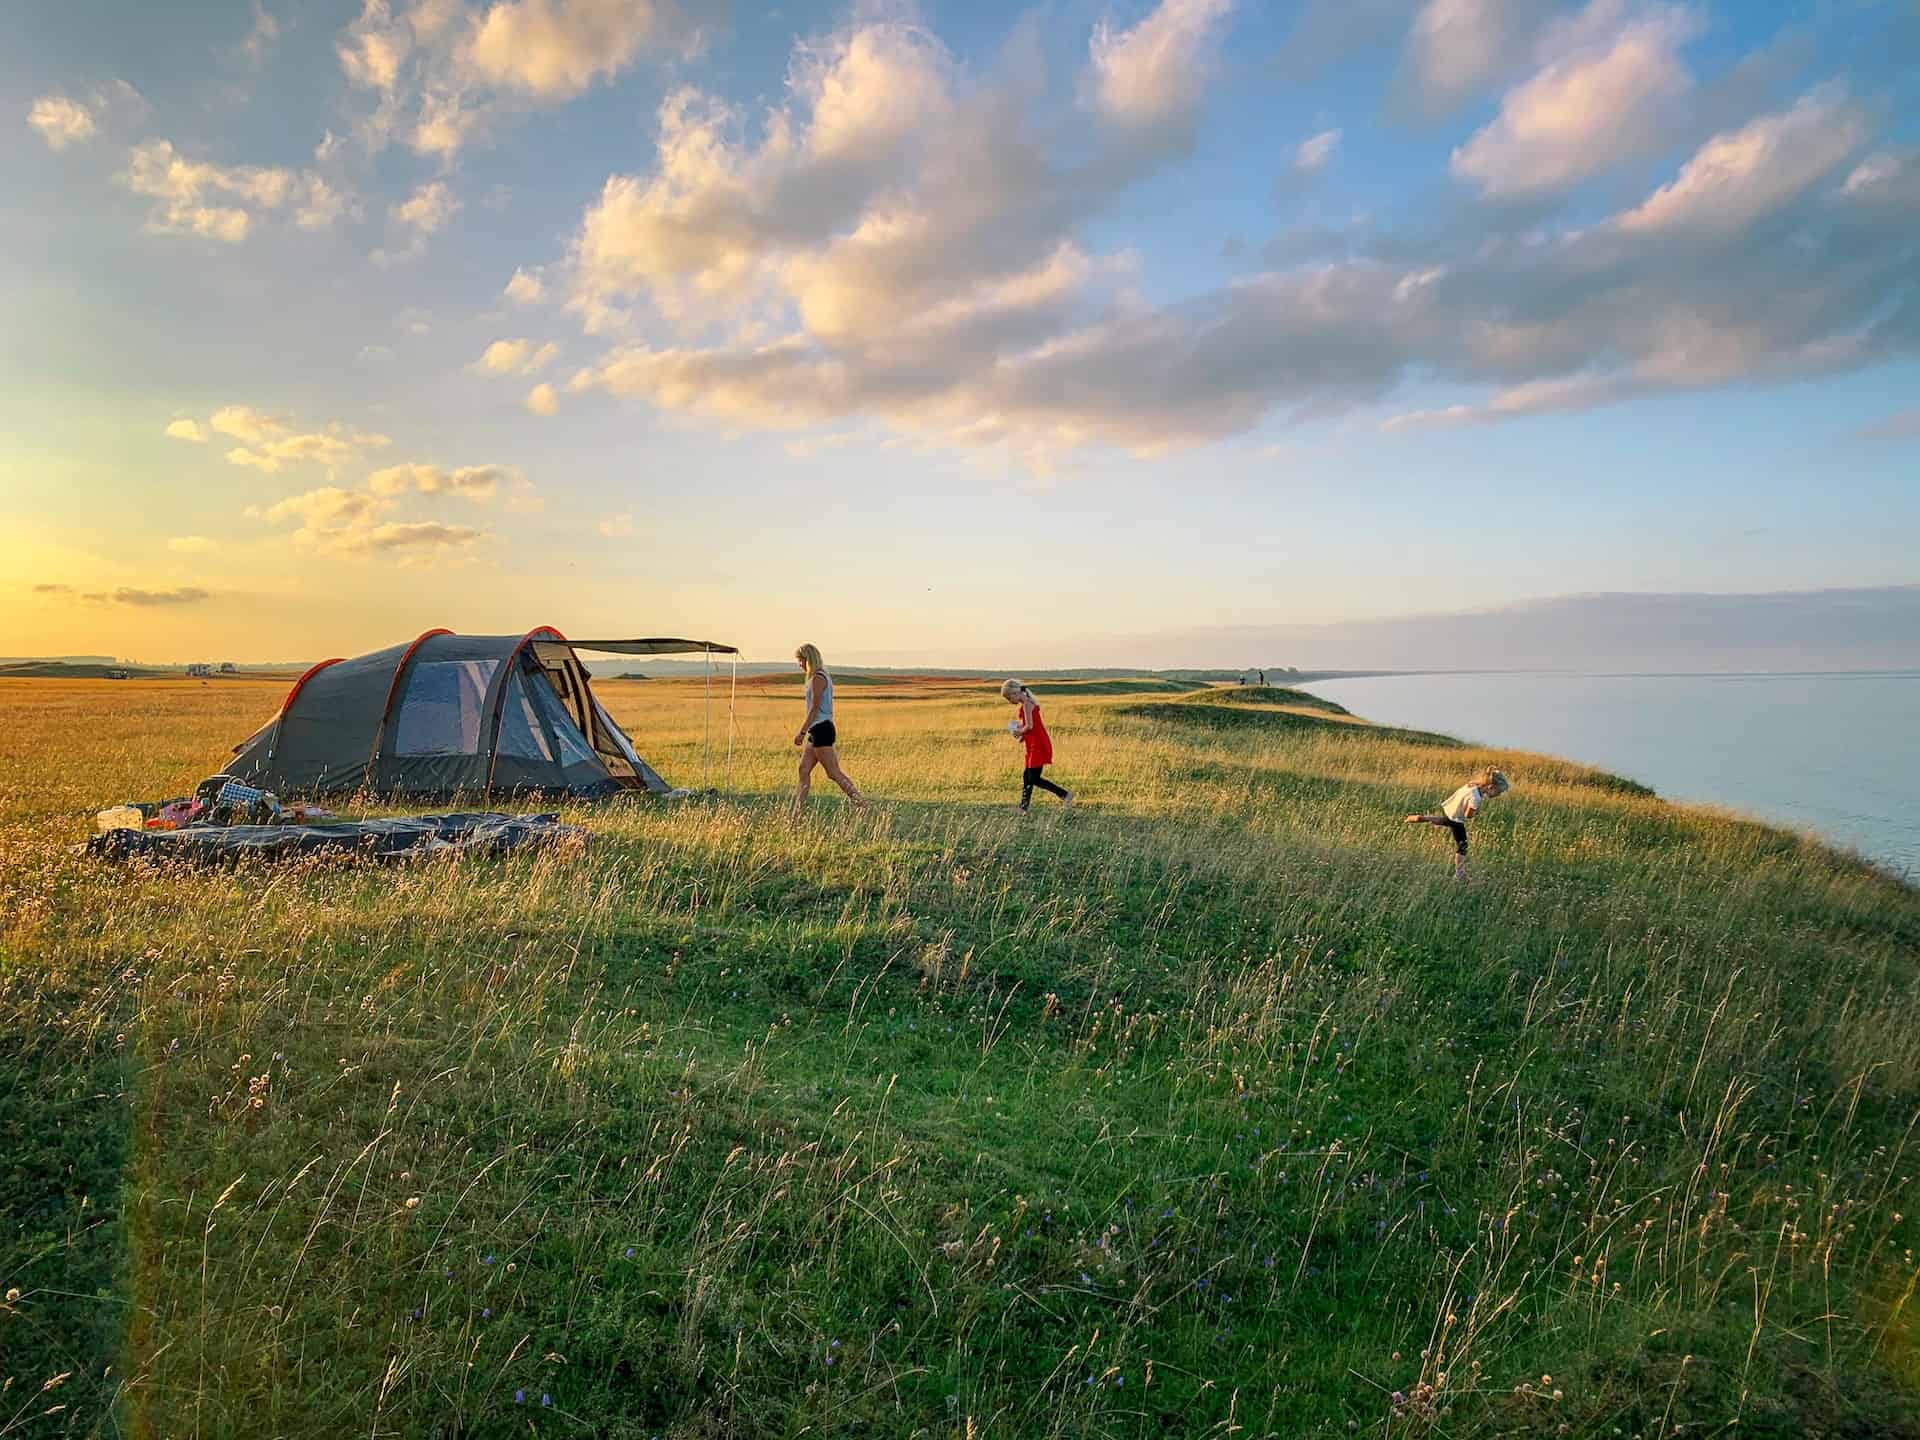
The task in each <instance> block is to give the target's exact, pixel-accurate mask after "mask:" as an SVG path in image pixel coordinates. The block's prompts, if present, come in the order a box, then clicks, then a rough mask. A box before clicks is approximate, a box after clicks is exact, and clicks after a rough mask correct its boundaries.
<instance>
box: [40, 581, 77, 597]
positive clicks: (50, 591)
mask: <svg viewBox="0 0 1920 1440" xmlns="http://www.w3.org/2000/svg"><path fill="white" fill-rule="evenodd" d="M33 593H34V594H36V595H71V594H72V593H73V587H72V586H71V585H55V584H50V583H42V584H39V585H36V586H34V587H33Z"/></svg>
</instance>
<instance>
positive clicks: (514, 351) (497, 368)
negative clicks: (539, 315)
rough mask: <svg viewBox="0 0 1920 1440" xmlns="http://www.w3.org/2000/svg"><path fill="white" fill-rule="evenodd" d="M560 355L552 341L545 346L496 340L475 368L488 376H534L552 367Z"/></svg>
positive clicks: (525, 341) (475, 364) (521, 341)
mask: <svg viewBox="0 0 1920 1440" xmlns="http://www.w3.org/2000/svg"><path fill="white" fill-rule="evenodd" d="M559 353H560V347H559V346H558V345H557V344H555V343H554V342H552V341H551V340H549V341H548V342H546V343H545V344H544V345H537V344H535V343H534V342H533V341H531V340H496V341H494V342H493V343H492V344H491V345H489V346H487V348H486V350H485V351H484V352H483V353H482V354H481V356H480V358H479V359H478V360H476V361H475V362H474V366H475V368H476V369H478V370H480V371H482V372H484V373H486V374H488V375H534V374H538V373H539V372H540V371H542V370H544V369H546V367H547V366H549V365H551V364H552V363H553V361H554V359H555V357H556V356H558V355H559Z"/></svg>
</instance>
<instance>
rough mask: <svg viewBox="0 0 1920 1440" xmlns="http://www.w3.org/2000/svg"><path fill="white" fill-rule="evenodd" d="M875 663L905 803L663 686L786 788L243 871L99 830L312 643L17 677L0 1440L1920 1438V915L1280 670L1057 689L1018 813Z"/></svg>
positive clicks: (251, 708) (663, 741) (3, 948)
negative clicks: (1417, 728)
mask: <svg viewBox="0 0 1920 1440" xmlns="http://www.w3.org/2000/svg"><path fill="white" fill-rule="evenodd" d="M603 668H605V667H603ZM851 678H852V677H848V678H847V679H843V680H842V682H841V684H842V686H843V692H842V695H841V698H840V700H839V705H838V709H839V712H840V713H839V717H838V718H839V724H840V729H841V733H842V737H843V741H842V751H843V755H844V758H845V761H846V763H847V765H848V768H849V769H850V770H851V772H852V773H853V775H854V776H855V777H856V778H857V779H858V780H859V782H860V783H861V784H862V786H864V787H865V788H866V790H867V791H868V792H869V794H870V795H872V796H873V797H874V799H875V802H876V803H875V804H874V806H873V808H872V809H871V810H870V811H869V812H868V813H866V814H863V815H857V814H854V813H852V812H850V811H849V810H848V808H847V807H846V806H845V805H844V804H843V803H842V802H841V801H840V800H839V798H838V797H837V795H833V794H831V792H830V791H829V792H828V793H826V794H824V795H823V794H822V793H821V792H820V790H818V789H817V790H816V800H815V804H814V809H813V811H812V813H810V814H809V815H808V816H807V817H806V818H805V819H804V820H802V821H801V822H799V823H794V822H792V821H790V820H789V819H788V818H787V816H786V814H785V809H786V797H787V794H788V789H789V786H790V783H791V772H792V766H793V763H794V754H795V752H794V750H793V747H792V746H791V745H790V744H789V743H788V742H789V741H790V740H791V737H792V733H793V730H794V728H795V726H796V725H797V723H798V720H799V709H800V705H799V682H798V680H797V678H792V679H784V678H782V679H780V680H779V683H777V684H776V683H772V682H771V681H770V682H768V683H764V684H762V683H754V684H748V683H746V682H745V681H744V680H743V681H742V683H741V685H740V687H739V692H738V695H737V697H736V698H735V699H734V701H733V704H732V706H731V709H730V708H729V705H728V697H727V694H726V692H725V689H724V687H722V686H721V685H720V684H718V683H716V685H715V687H714V691H713V709H712V711H711V712H710V714H711V724H709V712H708V711H707V709H706V708H705V701H706V692H705V690H704V687H703V685H702V683H701V682H700V681H699V680H680V679H676V680H651V681H645V682H639V681H624V682H623V681H617V680H608V681H605V682H602V683H600V685H599V686H598V688H599V690H600V692H601V694H602V696H603V698H604V699H605V701H606V703H607V704H608V706H609V708H610V709H611V710H612V711H613V712H614V714H615V715H616V717H617V718H619V719H620V721H621V722H622V724H623V725H625V726H626V727H627V728H628V729H629V731H630V732H631V733H632V734H633V735H634V736H635V737H636V738H637V739H638V740H639V743H640V746H641V749H642V750H643V752H644V753H646V755H647V756H648V758H649V759H650V760H652V761H653V762H654V763H655V764H656V765H657V766H658V767H659V769H660V770H661V771H662V772H663V773H664V774H665V775H666V776H667V777H668V778H669V779H670V780H673V781H675V782H677V783H681V784H698V783H700V782H701V780H702V779H703V777H710V778H711V780H712V783H713V784H714V785H716V786H719V787H722V788H723V789H724V790H725V791H726V793H725V794H724V795H723V796H722V797H720V798H718V799H713V800H699V801H694V802H688V803H680V804H661V803H657V802H652V803H649V802H640V803H631V804H622V805H612V806H605V807H587V806H570V807H567V815H568V818H570V819H573V820H576V821H578V822H579V823H581V824H583V825H585V826H587V827H588V828H589V829H590V830H591V832H592V837H593V838H592V840H591V842H590V843H589V844H588V845H587V846H586V847H585V848H584V849H581V850H578V851H569V852H564V853H559V852H556V853H549V854H546V855H542V856H538V857H524V858H519V859H514V860H510V861H506V862H468V863H464V864H422V865H417V866H414V867H410V868H405V869H374V868H366V867H353V866H340V865H312V866H304V867H287V868H281V869H275V870H266V869H252V868H243V869H240V870H235V871H218V872H211V873H208V872H194V873H176V872H169V871H165V870H153V869H140V868H135V869H111V868H106V867H103V866H101V865H99V864H96V863H94V862H92V861H90V860H88V859H86V858H84V857H83V856H81V855H80V854H78V853H76V850H75V845H76V842H78V841H80V840H81V839H83V838H84V837H85V835H86V834H87V833H88V832H89V830H90V817H91V814H92V812H93V811H94V810H96V809H98V808H100V807H101V806H104V805H108V804H111V803H114V802H117V801H120V800H123V799H127V798H154V797H160V796H165V795H170V794H179V793H181V792H183V791H186V790H188V789H190V788H191V786H192V785H193V783H194V782H195V781H197V780H198V779H200V778H201V777H203V776H204V775H206V774H208V773H211V772H213V771H214V770H217V769H218V768H219V767H220V765H221V764H222V763H223V761H224V759H225V757H226V755H227V753H228V749H229V747H230V746H231V745H233V744H234V743H236V742H238V741H239V740H241V739H242V738H243V737H245V736H246V735H247V734H249V733H250V732H251V731H252V730H253V729H254V728H255V727H256V726H257V725H258V724H259V723H260V722H261V721H262V720H263V719H265V718H266V717H267V716H268V715H269V714H271V713H272V711H273V709H274V708H275V707H276V706H277V705H278V703H279V701H280V698H281V696H282V695H283V694H284V692H285V688H286V687H285V684H284V683H282V682H266V681H257V680H249V679H238V680H236V679H233V678H231V677H228V678H225V679H223V680H222V681H221V682H220V683H217V684H209V685H198V684H181V683H179V681H177V680H152V681H149V680H129V681H120V682H111V681H104V680H102V681H53V680H0V1155H4V1156H5V1157H7V1161H8V1163H7V1164H5V1165H3V1166H0V1211H4V1213H5V1215H6V1217H7V1227H6V1229H5V1230H4V1231H0V1292H4V1294H5V1297H6V1298H5V1299H4V1300H0V1386H4V1390H3V1391H0V1436H6V1437H11V1436H14V1435H22V1436H25V1435H36V1436H37V1435H56V1434H60V1435H66V1434H70V1435H89V1434H112V1435H119V1434H127V1435H135V1436H175V1435H178V1436H187V1435H193V1436H204V1437H222V1436H236V1437H237V1436H328V1437H331V1436H338V1435H355V1434H360V1435H369V1436H415V1435H421V1436H447V1437H452V1436H494V1435H499V1436H506V1435H527V1434H529V1433H548V1434H567V1435H606V1436H615V1437H642V1436H659V1437H669V1436H670V1437H675V1440H714V1437H735V1436H737V1437H760V1436H768V1435H788V1436H799V1435H803V1434H809V1435H836V1436H838V1435H846V1436H853V1435H860V1436H872V1437H881V1436H887V1437H891V1436H903V1437H905V1436H927V1437H941V1440H968V1437H987V1436H1004V1437H1009V1440H1016V1437H1018V1440H1024V1437H1029V1436H1050V1437H1095V1436H1102V1437H1105V1436H1126V1437H1136V1436H1137V1437H1149V1436H1218V1437H1223V1440H1224V1437H1227V1436H1273V1437H1292V1436H1300V1435H1309V1436H1315V1435H1317V1436H1328V1437H1332V1436H1347V1435H1351V1434H1363V1435H1375V1436H1382V1437H1386V1436H1396V1437H1397V1436H1402V1435H1426V1434H1432V1435H1435V1436H1443V1437H1468V1436H1496V1435H1497V1436H1527V1437H1549V1436H1561V1435H1566V1436H1578V1437H1612V1436H1615V1435H1618V1436H1622V1437H1627V1436H1640V1437H1646V1440H1652V1437H1662V1440H1667V1437H1679V1436H1683V1435H1684V1436H1697V1435H1707V1434H1713V1435H1725V1436H1734V1437H1738V1436H1747V1435H1762V1436H1777V1437H1788V1436H1793V1437H1842V1436H1858V1437H1870V1436H1891V1437H1906V1436H1920V1409H1917V1408H1916V1402H1915V1395H1916V1386H1917V1385H1920V1365H1917V1362H1916V1358H1915V1357H1916V1356H1917V1355H1920V1347H1917V1342H1920V1336H1916V1334H1915V1329H1914V1314H1913V1305H1912V1303H1911V1297H1912V1295H1913V1292H1914V1288H1915V1285H1916V1283H1920V1266H1916V1263H1915V1258H1914V1254H1913V1249H1914V1246H1915V1240H1916V1237H1915V1228H1916V1227H1915V1222H1914V1219H1913V1218H1912V1216H1913V1214H1914V1212H1915V1201H1916V1196H1915V1194H1914V1192H1913V1185H1912V1180H1911V1177H1912V1176H1913V1175H1914V1173H1915V1159H1916V1157H1915V1155H1914V1154H1913V1152H1912V1149H1911V1146H1912V1140H1911V1138H1910V1137H1911V1135H1912V1134H1913V1132H1914V1129H1915V1125H1916V1123H1917V1122H1920V966H1917V964H1916V961H1917V959H1920V895H1916V893H1915V892H1914V891H1913V890H1911V889H1908V888H1904V887H1902V886H1900V885H1898V884H1896V883H1895V882H1893V881H1890V880H1888V879H1887V878H1885V877H1884V876H1881V875H1879V874H1877V873H1875V872H1873V871H1872V870H1870V869H1868V868H1866V867H1864V866H1862V865H1860V864H1857V863H1855V862H1853V861H1850V860H1848V859H1845V858H1843V857H1840V856H1838V855H1836V854H1834V853H1832V852H1830V851H1828V850H1825V849H1823V848H1821V847H1820V846H1818V845H1815V844H1813V843H1811V842H1808V841H1805V840H1802V839H1800V838H1798V837H1795V836H1792V835H1788V834H1784V833H1782V832H1780V831H1777V830H1772V829H1769V828H1766V827H1763V826H1759V825H1754V824H1748V823H1744V822H1740V821H1735V820H1730V819H1726V818H1723V817H1719V816H1715V815H1711V814H1707V813H1704V812H1700V811H1694V810H1689V809H1685V808H1682V807H1676V806H1672V805H1668V804H1666V803H1664V802H1662V801H1660V800H1658V799H1656V798H1653V797H1651V796H1649V795H1647V794H1645V793H1644V792H1643V791H1640V790H1639V789H1638V787H1636V786H1634V785H1632V784H1631V783H1630V782H1629V781H1626V780H1623V779H1621V778H1619V777H1613V776H1608V775H1604V774H1602V773H1599V772H1596V771H1592V770H1588V769H1585V768H1583V767H1581V766H1578V765H1575V764H1571V763H1568V762H1566V761H1561V760H1556V759H1552V758H1549V757H1544V756H1535V755H1526V754H1516V753H1510V752H1503V753H1498V754H1496V753H1494V752H1489V751H1483V750H1478V749H1474V748H1470V747H1465V746H1460V745H1458V744H1457V743H1456V742H1452V741H1448V740H1446V739H1445V737H1435V736H1424V735H1420V734H1417V733H1414V732H1404V731H1391V730H1386V729H1383V728H1381V727H1374V726H1370V725H1368V724H1366V723H1365V721H1364V720H1363V719H1360V718H1358V717H1352V716H1348V715H1346V714H1344V712H1341V711H1340V710H1339V707H1337V706H1331V705H1329V704H1328V702H1325V701H1318V700H1315V699H1314V697H1311V696H1303V695H1301V694H1300V693H1299V692H1291V691H1285V690H1280V689H1277V688H1275V689H1271V690H1269V691H1266V692H1264V693H1255V692H1254V691H1253V689H1252V688H1251V687H1249V688H1248V689H1246V690H1239V689H1237V688H1235V689H1216V690H1197V691H1187V690H1184V689H1182V688H1181V687H1177V686H1175V687H1172V688H1169V689H1164V690H1155V689H1154V688H1152V687H1153V685H1154V684H1156V683H1159V682H1144V683H1146V685H1147V688H1144V689H1143V688H1141V687H1142V684H1143V682H1141V681H1138V680H1131V679H1130V680H1127V681H1110V682H1102V681H1092V682H1087V683H1083V684H1080V685H1074V684H1069V683H1056V684H1047V685H1040V686H1037V687H1036V688H1037V689H1039V690H1040V693H1041V695H1042V698H1043V703H1044V704H1045V706H1046V714H1047V719H1048V723H1049V726H1050V728H1051V729H1052V731H1053V733H1054V736H1055V742H1056V748H1057V751H1058V763H1057V766H1056V770H1057V772H1058V777H1059V778H1060V779H1061V780H1062V781H1063V782H1064V783H1066V784H1068V785H1070V786H1072V787H1073V788H1074V789H1075V791H1076V792H1077V793H1078V794H1079V796H1080V797H1081V800H1082V805H1081V807H1080V808H1079V809H1078V810H1077V811H1076V812H1075V813H1072V814H1063V813H1061V811H1060V810H1059V809H1058V808H1057V807H1055V806H1053V805H1052V804H1051V803H1050V802H1047V801H1037V802H1036V813H1035V814H1033V815H1032V816H1029V817H1027V818H1025V819H1022V818H1021V817H1019V816H1017V815H1015V814H1014V813H1012V805H1013V801H1014V799H1015V798H1016V791H1017V782H1018V765H1019V759H1018V756H1019V750H1018V747H1017V746H1016V745H1015V744H1014V743H1013V742H1012V741H1011V740H1010V739H1009V738H1008V737H1007V735H1006V733H1005V731H1004V728H1003V727H1004V724H1005V720H1006V717H1007V713H1008V711H1007V707H1006V705H1005V704H1004V703H1003V702H1002V701H1001V700H1000V699H999V698H998V696H997V695H995V694H994V693H993V691H992V688H991V684H990V682H988V681H984V680H974V681H966V680H949V679H939V680H929V681H918V682H916V681H899V680H892V679H889V680H888V681H887V683H885V684H884V685H883V684H875V685H857V684H851V683H849V681H850V680H851ZM717 680H718V677H716V681H717ZM730 733H731V735H732V747H731V753H730V754H729V749H728V739H729V734H730ZM709 740H710V742H711V748H710V749H709V745H708V741H709ZM1490 760H1498V761H1499V762H1500V763H1501V764H1503V765H1504V766H1505V767H1506V768H1507V769H1508V771H1509V773H1510V774H1511V775H1512V776H1513V778H1514V780H1515V782H1516V789H1515V791H1514V792H1513V794H1512V795H1510V796H1508V797H1506V798H1505V799H1503V800H1501V801H1499V802H1498V803H1497V804H1495V805H1493V806H1491V807H1489V809H1488V812H1487V814H1486V816H1485V818H1484V819H1482V820H1481V821H1480V822H1478V824H1477V825H1476V827H1475V831H1474V842H1473V847H1474V848H1473V856H1474V863H1475V865H1476V867H1477V869H1478V873H1479V875H1480V877H1481V879H1480V881H1479V883H1477V884H1475V885H1473V886H1468V887H1460V886H1456V885H1454V884H1453V883H1451V881H1450V879H1449V864H1448V857H1447V850H1446V844H1445V840H1444V837H1443V836H1441V835H1440V834H1438V833H1437V832H1435V831H1433V830H1432V829H1430V828H1426V827H1411V828H1410V827H1405V826H1403V825H1402V824H1401V823H1400V820H1401V817H1402V816H1403V815H1404V814H1406V813H1407V812H1408V811H1410V810H1414V809H1428V808H1431V807H1432V806H1433V804H1434V803H1435V802H1436V801H1438V800H1439V799H1440V798H1441V797H1442V796H1443V795H1445V794H1446V792H1447V791H1448V790H1450V789H1452V788H1453V787H1454V786H1455V785H1457V784H1458V783H1459V782H1460V781H1461V780H1462V779H1464V778H1466V776H1467V775H1468V774H1469V773H1471V771H1472V770H1473V769H1475V768H1476V767H1478V766H1480V765H1483V764H1485V763H1488V762H1489V761H1490ZM14 1292H18V1293H17V1294H16V1293H14Z"/></svg>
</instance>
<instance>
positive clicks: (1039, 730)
mask: <svg viewBox="0 0 1920 1440" xmlns="http://www.w3.org/2000/svg"><path fill="white" fill-rule="evenodd" d="M1000 698H1001V699H1003V700H1005V701H1006V702H1007V703H1008V704H1009V705H1018V706H1019V707H1020V714H1019V716H1018V717H1017V718H1016V719H1013V720H1009V721H1008V722H1007V733H1008V734H1009V735H1011V736H1013V738H1014V739H1016V740H1018V741H1020V742H1021V743H1022V745H1023V746H1024V748H1025V753H1026V762H1027V764H1026V769H1025V770H1023V771H1022V772H1021V774H1020V813H1021V814H1022V815H1024V814H1026V813H1027V807H1028V806H1029V805H1031V804H1032V803H1033V792H1034V791H1035V790H1036V789H1039V790H1044V791H1046V792H1047V793H1048V794H1049V795H1058V796H1059V797H1060V802H1061V804H1063V805H1064V806H1065V807H1066V808H1067V809H1069V810H1071V809H1072V808H1073V792H1072V791H1071V790H1062V789H1061V788H1060V787H1059V786H1058V785H1056V784H1054V783H1053V781H1051V780H1049V779H1047V778H1046V777H1044V776H1043V775H1041V773H1040V772H1041V771H1042V770H1043V769H1045V768H1046V767H1047V766H1049V765H1051V764H1052V763H1053V737H1052V736H1051V735H1049V734H1047V722H1046V721H1044V720H1042V719H1041V718H1040V706H1039V704H1038V702H1036V701H1035V700H1034V698H1033V692H1032V691H1031V690H1029V689H1028V688H1027V687H1026V686H1025V685H1023V684H1021V683H1020V681H1018V680H1009V681H1007V683H1006V684H1004V685H1002V686H1001V687H1000Z"/></svg>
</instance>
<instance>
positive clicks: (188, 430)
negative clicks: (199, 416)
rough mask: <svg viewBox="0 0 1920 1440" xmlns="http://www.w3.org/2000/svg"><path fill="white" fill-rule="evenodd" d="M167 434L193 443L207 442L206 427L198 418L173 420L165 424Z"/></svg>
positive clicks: (202, 443)
mask: <svg viewBox="0 0 1920 1440" xmlns="http://www.w3.org/2000/svg"><path fill="white" fill-rule="evenodd" d="M167 435H168V436H169V437H170V438H171V439H174V440H190V441H192V442H193V443H194V444H195V445H204V444H206V443H207V432H206V427H204V426H203V425H201V423H200V422H199V421H198V420H175V421H173V422H171V423H170V424H169V425H168V426H167Z"/></svg>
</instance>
